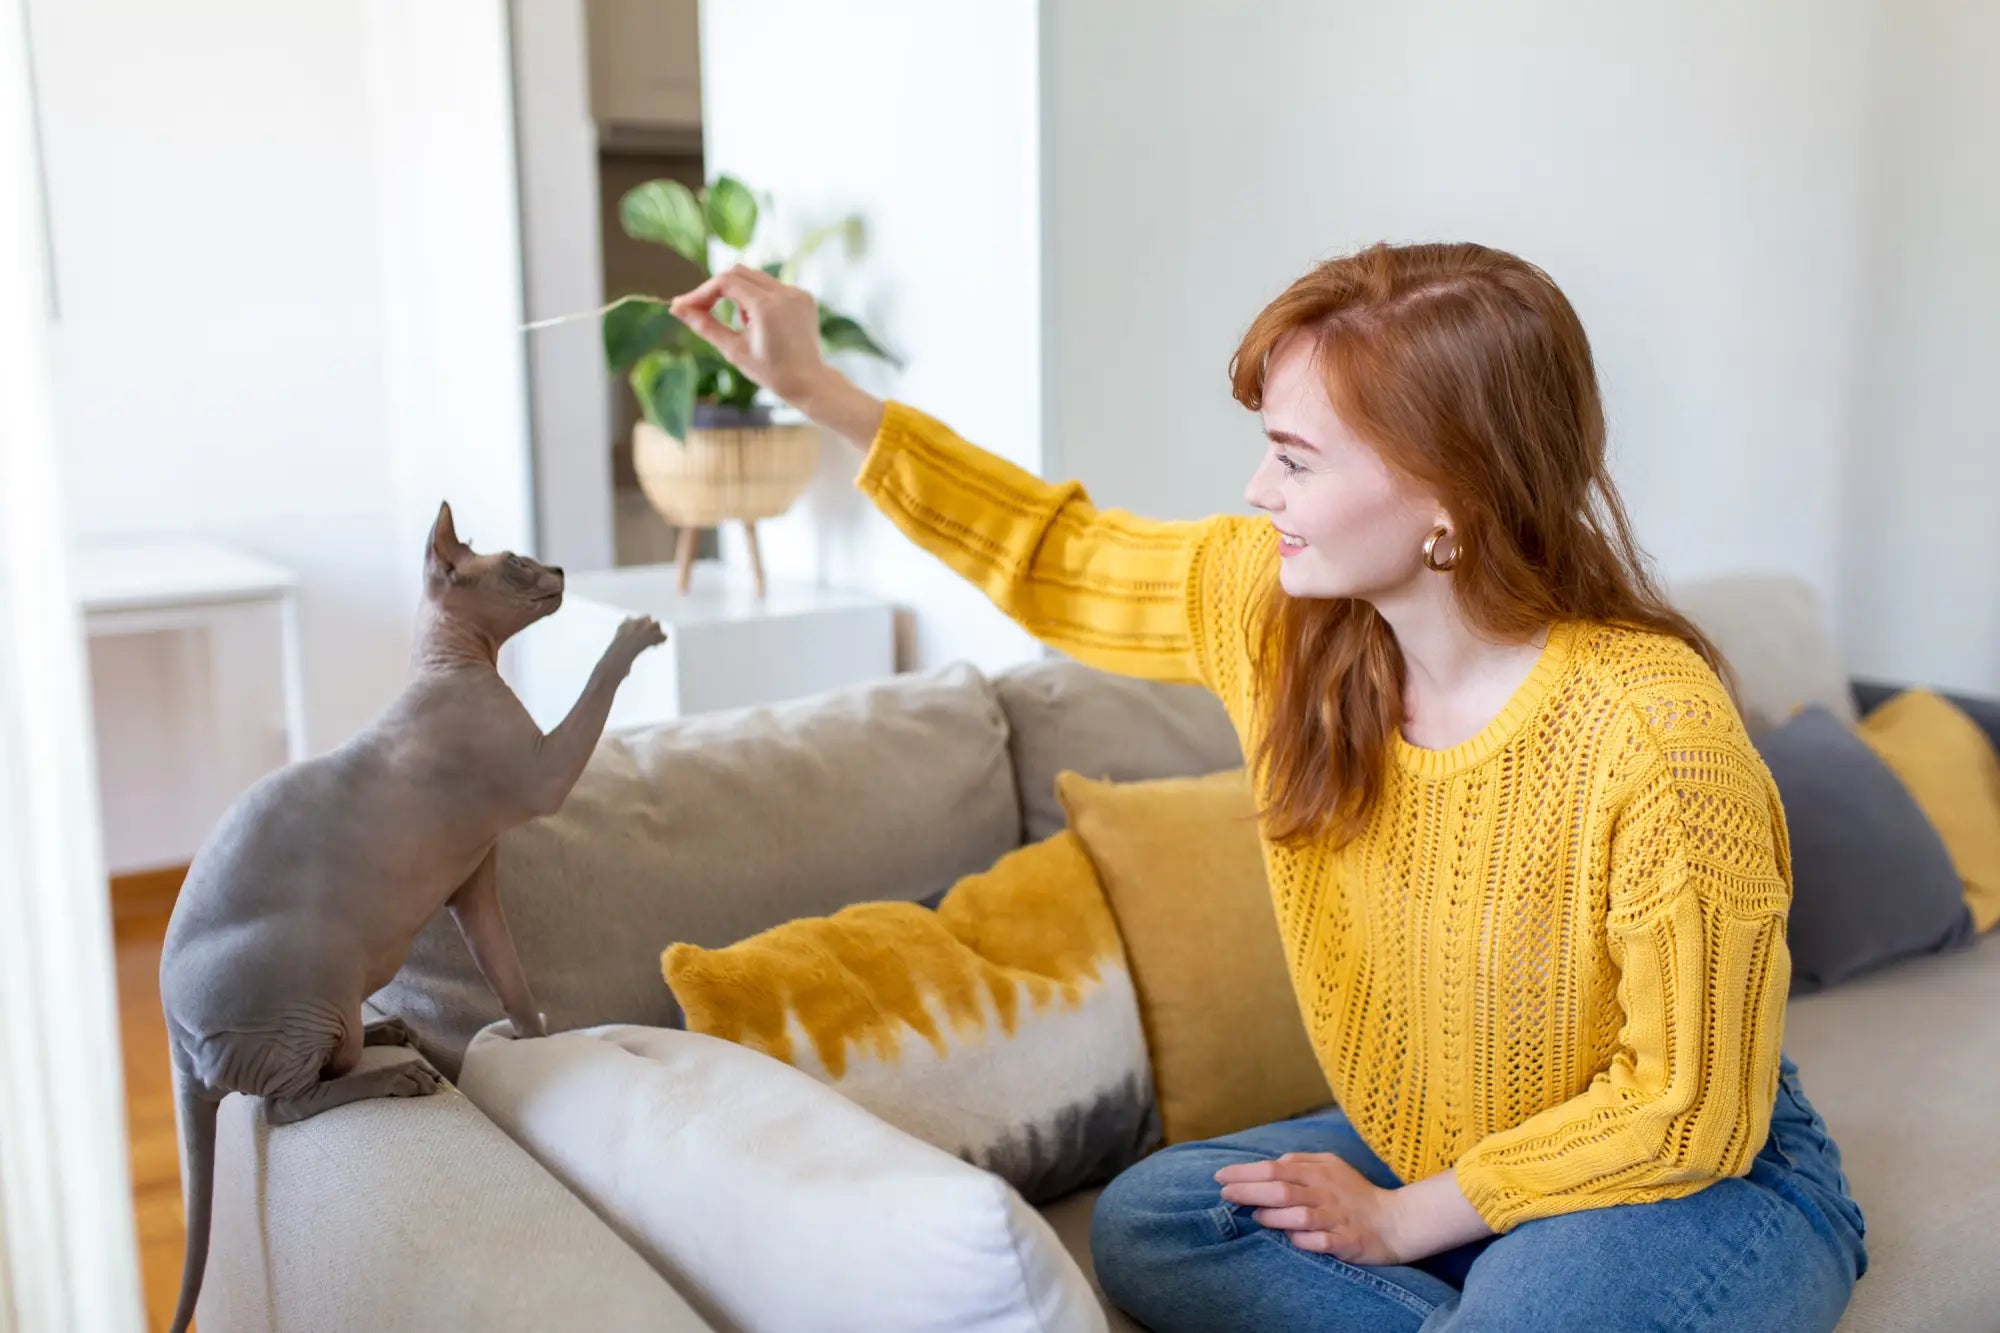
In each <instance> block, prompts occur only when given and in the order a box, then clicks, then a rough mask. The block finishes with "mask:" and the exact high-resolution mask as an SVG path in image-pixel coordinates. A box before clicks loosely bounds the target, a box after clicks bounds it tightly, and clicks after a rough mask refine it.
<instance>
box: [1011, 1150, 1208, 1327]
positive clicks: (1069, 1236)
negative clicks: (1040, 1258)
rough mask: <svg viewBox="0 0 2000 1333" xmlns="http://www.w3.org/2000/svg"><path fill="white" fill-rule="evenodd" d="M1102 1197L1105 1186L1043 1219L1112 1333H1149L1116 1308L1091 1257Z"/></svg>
mask: <svg viewBox="0 0 2000 1333" xmlns="http://www.w3.org/2000/svg"><path fill="white" fill-rule="evenodd" d="M1102 1193H1104V1187H1103V1186H1102V1185H1099V1186H1096V1187H1094V1188H1092V1189H1087V1190H1078V1191H1077V1192H1076V1193H1074V1194H1071V1195H1068V1196H1066V1197H1064V1198H1061V1199H1058V1200H1057V1201H1056V1202H1054V1203H1051V1204H1049V1205H1047V1206H1046V1207H1044V1208H1043V1209H1042V1216H1043V1218H1045V1219H1046V1220H1047V1221H1048V1224H1049V1225H1050V1226H1051V1227H1053V1228H1055V1233H1056V1239H1057V1240H1059V1241H1061V1242H1062V1246H1063V1248H1064V1249H1065V1250H1068V1251H1069V1257H1070V1258H1072V1259H1074V1260H1076V1266H1077V1267H1078V1268H1080V1269H1082V1270H1083V1275H1084V1277H1085V1278H1086V1279H1088V1280H1089V1282H1090V1290H1091V1293H1092V1294H1093V1295H1095V1296H1096V1297H1097V1302H1098V1304H1099V1305H1101V1306H1103V1307H1104V1318H1105V1321H1106V1322H1107V1323H1108V1324H1109V1325H1110V1330H1109V1333H1145V1327H1146V1326H1145V1325H1144V1324H1141V1323H1139V1322H1138V1321H1137V1320H1135V1319H1133V1318H1132V1317H1131V1316H1129V1315H1127V1314H1126V1313H1125V1312H1124V1311H1123V1310H1121V1309H1119V1308H1118V1307H1117V1306H1115V1305H1113V1304H1112V1303H1111V1298H1110V1297H1109V1296H1106V1295H1105V1294H1104V1288H1103V1286H1102V1285H1101V1284H1099V1282H1098V1280H1097V1264H1096V1262H1095V1261H1094V1260H1093V1259H1092V1258H1091V1254H1090V1215H1091V1213H1092V1212H1093V1211H1094V1210H1095V1209H1096V1207H1097V1196H1098V1195H1100V1194H1102ZM1215 1197H1216V1200H1217V1202H1218V1204H1219V1203H1220V1201H1221V1198H1222V1187H1221V1186H1220V1185H1218V1186H1216V1196H1215Z"/></svg>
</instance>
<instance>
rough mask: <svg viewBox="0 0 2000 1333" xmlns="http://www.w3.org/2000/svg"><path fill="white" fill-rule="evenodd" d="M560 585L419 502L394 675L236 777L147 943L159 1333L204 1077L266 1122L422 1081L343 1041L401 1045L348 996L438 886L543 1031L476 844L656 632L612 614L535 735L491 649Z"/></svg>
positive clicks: (373, 983)
mask: <svg viewBox="0 0 2000 1333" xmlns="http://www.w3.org/2000/svg"><path fill="white" fill-rule="evenodd" d="M562 592H563V573H562V570H560V569H558V568H555V567H553V566H550V565H544V564H541V563H539V562H537V561H534V560H529V559H525V558H523V557H521V556H518V555H514V554H511V553H506V552H503V553H500V554H497V555H476V554H474V553H473V551H472V550H471V548H470V547H468V546H466V545H465V543H463V542H461V541H460V540H459V539H458V534H457V532H456V531H455V530H454V528H453V526H452V518H451V506H450V505H444V506H442V507H440V509H439V510H438V516H437V522H436V523H435V524H434V525H433V526H432V529H431V536H430V542H429V546H428V548H427V550H426V551H425V555H424V596H423V604H422V608H421V610H420V612H419V614H418V623H417V641H416V648H415V651H414V652H413V653H412V655H411V679H410V682H409V684H408V685H407V686H406V687H405V688H404V689H403V692H402V693H401V694H399V695H398V696H397V697H396V699H395V701H394V702H393V703H391V704H390V705H389V707H388V709H387V711H385V712H384V713H383V714H382V715H381V716H380V717H378V718H377V719H375V721H374V722H373V723H372V724H371V725H370V726H369V727H368V728H367V729H366V730H364V731H362V732H361V733H360V734H359V735H357V736H355V737H354V738H353V739H352V740H350V741H348V742H347V743H346V744H345V745H342V746H341V747H340V748H339V749H337V750H334V751H332V752H331V753H329V754H325V755H321V756H319V757H318V758H314V759H308V760H306V761H304V762H302V763H297V764H292V765H290V766H289V767H287V768H284V769H281V770H279V771H278V772H276V773H273V774H271V775H270V776H268V777H266V778H264V779H263V780H261V781H260V782H258V783H257V784H256V785H255V786H253V787H251V788H250V790H249V791H247V792H245V793H244V794H243V795H242V796H241V797H240V798H238V799H237V801H236V803H235V804H234V805H232V806H231V807H230V808H229V810H228V811H227V813H225V814H224V815H223V816H222V819H221V820H220V821H219V822H218V823H217V825H216V827H215V830H214V831H213V832H212V833H211V834H210V835H209V838H208V841H207V842H206V843H205V844H203V846H202V849H201V851H200V852H199V853H197V855H196V856H195V859H194V864H193V865H192V866H191V867H190V868H189V870H188V874H187V881H186V883H185V884H183V885H182V887H181V891H180V897H179V899H178V901H177V902H176V903H175V905H174V912H173V919H172V920H171V922H169V924H168V927H167V936H166V942H165V945H164V946H163V948H162V951H161V955H160V998H161V1000H162V1001H163V1004H164V1007H165V1010H166V1018H167V1038H168V1044H169V1046H170V1047H171V1049H172V1055H173V1063H174V1084H175V1096H176V1099H177V1102H178V1108H179V1111H180V1121H181V1135H182V1139H183V1142H184V1145H185V1154H186V1157H185V1160H186V1163H187V1191H188V1203H187V1262H186V1266H185V1268H184V1270H183V1274H182V1279H181V1296H180V1305H179V1308H178V1310H177V1311H176V1312H175V1314H174V1323H173V1327H174V1330H175V1333H182V1331H183V1330H185V1329H186V1328H187V1326H188V1322H189V1320H191V1319H192V1318H193V1317H194V1305H195V1299H196V1297H197V1296H198V1295H199V1293H200V1291H201V1278H202V1271H203V1269H204V1268H205V1266H206V1264H207V1259H208V1230H209V1211H210V1206H211V1204H212V1202H213V1199H214V1185H215V1182H214V1174H215V1119H216V1107H217V1104H218V1103H219V1102H220V1101H221V1100H222V1098H223V1097H224V1096H226V1095H227V1094H229V1093H231V1092H242V1093H249V1094H253V1095H256V1096H259V1097H262V1098H263V1099H264V1114H265V1118H266V1119H267V1120H268V1121H269V1122H270V1123H271V1124H274V1125H282V1124H288V1123H290V1122H292V1121H296V1120H303V1119H306V1118H307V1117H308V1116H314V1115H318V1114H319V1113H320V1112H321V1111H325V1110H330V1109H331V1108H333V1107H336V1106H342V1105H345V1104H346V1103H348V1102H351V1101H356V1100H359V1099H361V1098H364V1097H417V1096H422V1095H424V1094H426V1093H429V1092H433V1091H435V1090H436V1088H437V1075H436V1074H435V1073H434V1072H433V1071H432V1070H431V1069H430V1068H429V1066H427V1065H424V1064H421V1063H402V1064H394V1065H387V1066H377V1067H374V1068H371V1069H366V1070H361V1071H358V1072H357V1071H356V1070H355V1065H356V1064H357V1062H358V1061H359V1060H360V1056H361V1048H362V1047H363V1046H372V1045H380V1044H396V1045H410V1044H411V1040H410V1034H409V1032H408V1030H407V1029H406V1028H405V1027H404V1026H403V1024H402V1022H401V1020H399V1019H389V1020H387V1021H386V1022H381V1023H366V1022H364V1021H363V1019H362V1010H361V1002H362V1001H363V1000H364V999H366V998H367V997H368V996H369V995H372V994H373V993H374V992H375V991H377V990H379V989H381V988H382V987H383V986H384V985H386V984H388V982H389V980H390V978H392V977H394V976H395V975H396V972H397V970H398V969H400V968H401V967H402V965H403V959H404V958H405V956H407V955H408V953H409V950H410V945H411V943H412V942H413V941H414V940H415V938H416V935H417V932H418V931H419V930H420V929H422V927H423V926H424V924H425V923H426V922H427V921H429V920H430V919H431V917H432V916H434V915H435V914H436V913H437V910H438V909H439V908H440V907H445V906H449V907H450V908H451V913H452V917H453V918H454V919H455V920H456V921H457V922H458V928H459V930H460V932H461V933H463V935H464V936H465V942H466V945H467V947H468V948H469V949H470V950H471V953H472V957H473V961H474V962H475V963H477V964H478V967H479V970H480V973H481V974H482V975H483V976H484V977H485V978H486V982H487V984H488V985H490V986H491V987H492V988H493V992H494V994H495V995H496V996H497V997H498V998H499V1000H500V1005H501V1008H502V1009H503V1010H504V1011H505V1012H506V1015H507V1017H508V1018H509V1019H511V1020H512V1022H513V1027H514V1031H515V1034H516V1035H518V1036H540V1035H542V1034H543V1033H544V1031H545V1024H544V1019H543V1016H542V1015H541V1013H540V1012H539V1011H538V1010H537V1009H536V1007H535V1000H534V996H533V994H532V992H531V991H530V990H529V988H528V978H527V975H526V974H525V973H524V972H523V971H522V968H521V959H520V955H519V954H518V953H516V952H515V949H514V940H513V937H512V936H511V935H509V934H508V932H507V919H506V917H505V916H503V915H502V914H501V911H500V893H499V885H498V883H497V880H496V876H495V873H494V845H495V843H496V841H497V840H498V839H499V837H500V835H501V834H502V833H503V832H505V831H506V830H508V829H510V828H512V827H514V826H515V825H517V824H520V823H523V822H525V821H527V820H529V819H532V818H534V817H535V816H537V815H546V814H552V813H554V811H555V810H556V809H557V807H559V806H560V805H561V804H562V803H563V800H564V798H565V797H567V796H568V795H569V791H570V788H571V787H573V786H575V785H576V780H577V778H578V776H579V775H581V774H582V772H583V767H584V764H585V763H586V762H587V761H588V760H589V758H590V754H591V751H592V750H593V749H594V748H595V747H596V745H597V741H598V738H599V737H600V736H601V735H602V734H603V731H604V722H605V719H606V717H608V716H609V714H610V711H611V698H612V695H613V694H614V693H615V692H616V691H617V689H618V686H619V685H620V684H621V683H622V682H623V681H624V679H625V676H626V674H627V673H628V672H629V671H630V670H631V669H632V663H633V661H634V659H636V658H637V657H638V656H639V654H640V653H642V652H644V651H645V650H646V649H648V648H650V647H652V646H653V645H655V644H658V643H662V642H664V641H665V639H666V635H665V634H664V633H663V632H662V631H661V629H660V627H659V625H658V624H657V623H655V622H654V621H653V620H652V618H651V617H646V616H639V617H634V618H633V619H630V620H627V621H625V622H624V623H623V624H621V625H620V626H619V627H618V630H617V632H616V633H615V634H614V635H613V637H612V640H611V644H610V646H609V647H608V648H606V649H605V650H604V656H603V657H602V658H600V659H599V661H598V663H597V667H596V669H595V670H593V671H592V672H591V674H590V681H589V683H588V684H586V685H585V686H584V690H583V694H582V696H581V697H580V698H579V699H578V700H577V701H576V705H575V706H574V707H573V708H571V709H570V712H569V716H567V717H565V718H564V719H563V720H562V722H561V723H560V724H559V725H558V726H557V727H556V728H555V730H553V731H551V732H549V733H547V734H546V735H544V734H543V733H542V731H541V729H540V728H539V727H537V726H536V725H535V723H534V720H533V719H532V718H530V717H529V716H528V713H527V710H526V709H525V708H523V707H522V706H521V703H520V700H519V699H517V698H516V697H515V696H514V692H513V691H512V690H511V689H509V688H508V687H507V684H506V682H504V681H502V680H501V679H500V673H499V671H498V670H497V668H496V660H497V654H498V651H499V647H500V645H501V644H502V643H503V642H505V641H506V640H507V639H508V638H509V637H510V636H512V635H513V634H515V633H517V632H518V631H520V630H522V629H524V628H526V627H527V626H528V625H531V624H533V623H534V622H535V621H537V620H540V619H541V618H542V617H544V616H546V615H548V614H550V613H551V612H553V611H554V610H555V609H556V607H557V606H558V605H560V604H561V602H562Z"/></svg>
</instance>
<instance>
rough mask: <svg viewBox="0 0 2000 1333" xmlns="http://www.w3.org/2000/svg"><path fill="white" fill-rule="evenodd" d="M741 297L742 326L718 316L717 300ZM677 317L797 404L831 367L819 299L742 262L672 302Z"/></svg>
mask: <svg viewBox="0 0 2000 1333" xmlns="http://www.w3.org/2000/svg"><path fill="white" fill-rule="evenodd" d="M724 299H727V300H731V301H734V302H735V303H736V308H737V310H739V311H741V312H742V316H743V321H742V323H743V327H742V328H740V329H732V328H730V327H729V326H728V325H727V324H724V323H723V322H722V321H721V320H719V319H717V318H716V317H715V303H716V302H717V301H721V300H724ZM667 308H668V309H669V310H670V311H672V312H673V315H674V318H676V319H678V320H680V321H681V322H682V323H683V324H686V325H687V326H688V327H689V328H691V329H693V330H694V331H695V332H696V333H699V334H700V335H701V336H702V337H704V338H706V339H708V340H709V341H710V342H712V343H714V344H715V349H716V350H717V351H718V352H721V353H722V354H723V355H724V356H725V357H727V358H729V364H730V365H732V366H735V367H736V368H737V369H738V370H740V371H742V372H743V373H744V374H745V375H748V376H749V377H750V378H751V379H753V380H756V381H757V382H758V383H759V384H761V385H763V386H764V387H765V388H767V389H769V390H770V391H771V392H772V393H775V394H777V395H778V397H780V398H782V399H784V400H785V401H786V402H788V403H793V404H794V405H796V400H797V399H799V398H801V397H804V396H806V394H807V393H808V392H809V387H810V386H811V384H812V383H813V382H814V381H815V380H816V379H818V378H819V377H820V376H822V375H824V374H826V373H827V370H828V369H829V367H828V366H827V364H826V359H825V358H824V357H822V356H821V355H820V352H819V304H818V303H817V302H816V301H814V300H813V299H812V294H811V293H810V292H807V291H805V290H803V289H801V288H798V287H793V286H790V285H788V284H786V283H782V282H779V281H778V280H777V279H776V278H774V277H772V276H771V275H770V274H768V273H765V272H763V271H762V270H759V269H754V268H748V267H746V266H744V265H742V264H738V265H736V266H735V267H734V268H730V269H725V270H724V271H723V272H721V273H718V274H716V275H715V276H714V277H712V278H710V279H709V280H708V281H707V282H704V283H703V284H701V286H699V287H697V288H695V289H694V290H693V291H691V292H686V293H683V294H682V295H680V296H676V297H675V298H674V299H673V300H672V301H670V302H669V303H668V305H667Z"/></svg>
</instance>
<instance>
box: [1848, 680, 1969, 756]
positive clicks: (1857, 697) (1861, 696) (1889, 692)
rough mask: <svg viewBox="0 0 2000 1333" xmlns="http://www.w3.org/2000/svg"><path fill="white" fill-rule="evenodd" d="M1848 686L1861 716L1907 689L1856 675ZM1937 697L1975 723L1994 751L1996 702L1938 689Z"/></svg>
mask: <svg viewBox="0 0 2000 1333" xmlns="http://www.w3.org/2000/svg"><path fill="white" fill-rule="evenodd" d="M1849 683H1850V684H1851V685H1852V686H1853V687H1854V705H1855V708H1856V709H1857V710H1858V711H1859V712H1860V714H1861V716H1863V717H1866V716H1868V714H1870V713H1872V712H1874V711H1875V709H1877V708H1878V707H1880V706H1881V705H1883V704H1885V703H1887V702H1888V701H1889V700H1890V699H1892V698H1894V697H1895V696H1896V695H1898V694H1901V693H1902V692H1903V691H1904V690H1907V689H1909V688H1910V686H1908V685H1899V684H1897V683H1895V682H1894V681H1886V680H1870V679H1867V678H1864V677H1861V676H1856V677H1855V678H1854V679H1853V680H1852V681H1850V682H1849ZM1938 694H1939V696H1940V697H1942V698H1945V699H1948V700H1950V701H1951V702H1952V703H1953V704H1955V705H1957V706H1958V707H1959V708H1961V709H1963V710H1964V711H1965V713H1966V715H1967V716H1968V717H1970V718H1971V719H1972V720H1973V721H1974V722H1977V723H1978V724H1979V725H1980V728H1981V729H1982V730H1984V731H1985V733H1986V734H1987V735H1988V736H1989V737H1991V738H1992V741H1993V745H1994V748H1996V749H2000V699H1988V698H1982V697H1980V696H1978V695H1971V694H1952V693H1950V692H1949V691H1947V690H1939V691H1938Z"/></svg>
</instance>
